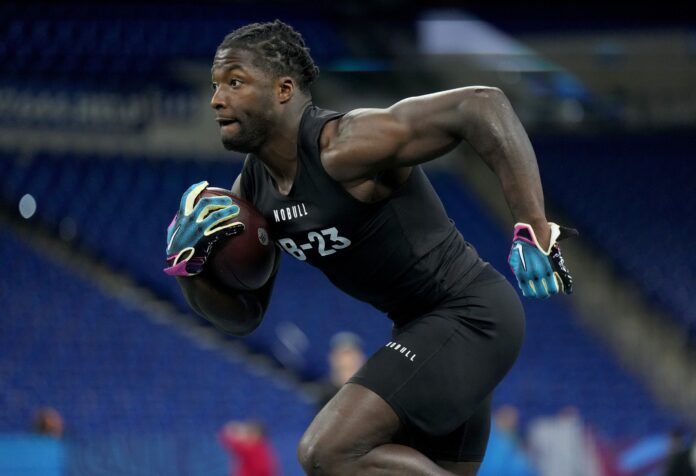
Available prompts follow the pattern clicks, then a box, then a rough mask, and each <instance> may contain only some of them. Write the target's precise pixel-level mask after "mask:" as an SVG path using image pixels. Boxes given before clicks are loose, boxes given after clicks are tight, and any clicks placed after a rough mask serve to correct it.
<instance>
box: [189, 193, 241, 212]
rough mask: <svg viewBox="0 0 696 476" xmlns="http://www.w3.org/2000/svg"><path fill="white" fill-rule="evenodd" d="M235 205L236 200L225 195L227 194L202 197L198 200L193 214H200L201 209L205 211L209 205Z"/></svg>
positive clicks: (219, 206)
mask: <svg viewBox="0 0 696 476" xmlns="http://www.w3.org/2000/svg"><path fill="white" fill-rule="evenodd" d="M232 205H234V202H233V201H232V199H231V198H230V197H225V196H217V197H202V198H201V199H200V200H198V202H196V206H195V207H194V208H193V212H192V213H193V214H195V215H198V216H199V215H200V213H201V211H203V210H204V209H205V208H207V207H218V208H222V207H231V206H232Z"/></svg>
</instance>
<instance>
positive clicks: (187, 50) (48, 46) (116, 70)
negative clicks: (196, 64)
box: [0, 3, 344, 90]
mask: <svg viewBox="0 0 696 476" xmlns="http://www.w3.org/2000/svg"><path fill="white" fill-rule="evenodd" d="M293 10H294V11H292V12H289V13H288V15H286V16H289V18H294V20H293V25H294V26H295V27H296V28H299V29H300V31H302V32H303V33H304V36H305V39H306V41H307V43H308V44H309V45H310V46H311V48H312V55H313V56H314V58H315V60H316V61H318V62H320V63H321V62H322V61H325V60H327V59H328V58H332V57H334V56H336V55H337V54H339V53H340V52H341V51H342V50H343V48H344V46H343V45H342V43H341V41H340V40H339V37H338V35H336V33H335V30H334V29H333V28H332V27H331V25H329V24H327V23H326V21H319V20H317V19H314V18H315V17H316V15H312V13H311V12H310V11H303V10H298V9H293ZM305 10H307V9H305ZM263 11H264V9H263V8H262V7H259V6H256V7H254V6H253V5H250V6H244V5H239V4H235V5H225V4H217V5H207V6H206V5H195V6H193V5H184V4H171V5H168V6H167V8H166V12H165V14H163V11H162V8H161V6H159V5H146V4H145V5H139V6H138V9H137V15H134V10H133V9H132V7H128V6H125V5H109V4H99V5H91V6H90V8H83V7H82V6H81V5H79V4H73V5H69V4H68V5H60V4H55V5H52V4H50V3H43V4H40V5H39V4H23V5H22V4H18V3H17V4H13V3H3V5H2V6H0V45H2V46H3V47H2V48H0V69H1V70H2V71H3V73H4V75H5V79H6V80H7V79H9V80H16V81H18V82H20V83H21V84H26V81H27V80H30V81H43V84H49V85H50V86H51V87H52V88H56V87H57V86H60V85H63V86H70V87H74V86H78V85H79V86H82V87H90V86H95V87H98V88H107V89H108V88H114V89H116V88H117V89H119V90H123V89H124V88H128V87H133V86H135V87H139V86H143V85H147V84H150V83H153V82H157V83H158V85H160V86H161V85H162V83H161V82H162V81H163V80H164V79H166V78H167V77H168V76H169V75H170V73H171V70H170V69H171V66H172V62H174V61H179V60H181V59H182V58H183V59H188V60H205V61H210V60H211V59H212V57H211V55H212V52H214V51H215V48H216V47H217V46H218V45H219V44H220V42H221V41H222V39H223V38H224V36H225V35H226V34H227V33H229V32H230V31H231V30H233V29H234V28H237V27H239V26H242V25H244V24H246V23H248V21H247V20H248V19H249V20H250V21H258V20H259V19H260V18H263V17H266V20H273V19H274V18H277V16H278V15H282V14H284V13H285V12H284V9H282V8H278V7H276V8H274V9H272V10H271V9H268V11H266V13H265V14H264V13H263ZM251 19H253V20H251ZM46 75H50V77H46Z"/></svg>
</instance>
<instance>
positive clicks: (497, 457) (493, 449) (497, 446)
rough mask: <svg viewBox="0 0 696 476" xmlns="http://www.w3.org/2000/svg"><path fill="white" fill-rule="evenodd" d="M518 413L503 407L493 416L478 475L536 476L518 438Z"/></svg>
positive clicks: (509, 406)
mask: <svg viewBox="0 0 696 476" xmlns="http://www.w3.org/2000/svg"><path fill="white" fill-rule="evenodd" d="M519 420H520V416H519V411H518V410H517V408H516V407H514V406H512V405H503V406H502V407H500V408H499V409H498V410H496V411H495V413H494V414H493V425H492V427H491V434H490V438H489V440H488V449H487V450H486V457H485V458H484V460H483V464H482V465H481V469H480V470H479V472H478V473H477V475H478V476H537V474H538V473H537V471H536V470H535V469H534V467H533V466H532V464H531V462H530V460H529V458H528V457H527V455H526V454H525V453H524V448H523V446H522V443H521V438H520V435H519Z"/></svg>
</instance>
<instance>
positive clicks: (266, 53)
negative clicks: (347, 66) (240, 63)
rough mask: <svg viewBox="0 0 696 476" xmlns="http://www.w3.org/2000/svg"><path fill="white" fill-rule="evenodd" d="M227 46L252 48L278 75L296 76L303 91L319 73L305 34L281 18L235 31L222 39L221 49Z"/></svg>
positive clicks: (305, 90)
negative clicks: (304, 36)
mask: <svg viewBox="0 0 696 476" xmlns="http://www.w3.org/2000/svg"><path fill="white" fill-rule="evenodd" d="M227 48H240V49H244V50H248V51H251V52H252V53H254V54H255V56H256V58H257V59H258V60H259V61H260V62H261V63H262V64H260V65H259V66H261V67H262V68H264V69H266V70H268V71H270V72H272V73H274V74H277V75H284V74H287V75H289V76H292V77H294V78H295V80H296V81H297V84H298V85H299V87H300V89H301V90H302V91H304V92H307V91H308V90H309V85H310V84H312V82H313V81H314V80H315V79H316V77H317V76H319V68H317V66H316V65H315V64H314V60H313V59H312V57H311V56H310V54H309V48H308V47H307V46H306V45H305V42H304V39H303V38H302V35H300V34H299V33H298V32H297V31H295V29H294V28H293V27H291V26H290V25H287V24H285V23H283V22H282V21H280V20H275V21H273V22H267V23H251V24H249V25H246V26H243V27H241V28H238V29H236V30H234V31H232V32H231V33H229V34H228V35H227V36H225V39H224V40H222V43H220V46H218V51H219V50H221V49H227Z"/></svg>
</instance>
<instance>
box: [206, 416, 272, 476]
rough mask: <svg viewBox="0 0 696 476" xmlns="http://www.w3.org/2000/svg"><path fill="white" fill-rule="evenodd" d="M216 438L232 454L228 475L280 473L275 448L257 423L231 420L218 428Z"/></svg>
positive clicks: (266, 475)
mask: <svg viewBox="0 0 696 476" xmlns="http://www.w3.org/2000/svg"><path fill="white" fill-rule="evenodd" d="M218 439H219V441H220V444H221V445H222V447H223V448H225V450H226V451H227V452H228V453H229V454H230V455H231V456H233V462H232V464H231V466H230V476H279V475H280V472H279V471H278V460H277V458H276V454H275V450H274V449H273V446H272V445H271V442H270V441H269V440H268V438H266V435H265V433H264V429H263V427H262V426H261V425H260V424H259V423H257V422H236V421H231V422H229V423H227V424H226V425H225V426H224V427H223V428H222V430H220V433H219V434H218ZM234 460H236V462H237V464H236V465H235V464H234Z"/></svg>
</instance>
